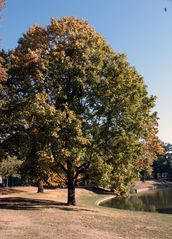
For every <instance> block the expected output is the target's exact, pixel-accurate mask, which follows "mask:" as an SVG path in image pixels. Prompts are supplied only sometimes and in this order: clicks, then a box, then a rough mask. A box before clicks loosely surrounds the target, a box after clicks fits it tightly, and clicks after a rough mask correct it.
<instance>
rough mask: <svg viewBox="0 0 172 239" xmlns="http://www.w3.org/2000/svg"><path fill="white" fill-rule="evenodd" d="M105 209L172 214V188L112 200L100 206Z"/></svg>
mask: <svg viewBox="0 0 172 239" xmlns="http://www.w3.org/2000/svg"><path fill="white" fill-rule="evenodd" d="M100 205H101V206H105V207H113V208H119V209H127V210H134V211H148V212H160V213H169V214H172V188H164V189H157V190H148V191H145V192H142V193H138V194H136V195H132V196H130V197H129V198H120V197H116V198H112V199H110V200H107V201H104V202H103V203H101V204H100Z"/></svg>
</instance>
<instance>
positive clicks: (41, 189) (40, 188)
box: [38, 180, 44, 193]
mask: <svg viewBox="0 0 172 239" xmlns="http://www.w3.org/2000/svg"><path fill="white" fill-rule="evenodd" d="M43 192H44V186H43V181H42V180H39V182H38V193H43Z"/></svg>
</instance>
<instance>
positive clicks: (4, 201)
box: [0, 197, 96, 212]
mask: <svg viewBox="0 0 172 239" xmlns="http://www.w3.org/2000/svg"><path fill="white" fill-rule="evenodd" d="M46 208H54V209H59V210H63V211H76V212H77V211H78V212H80V211H93V210H91V209H85V208H78V207H75V206H68V205H67V203H63V202H56V201H52V200H44V199H30V198H22V197H5V198H0V209H10V210H41V209H46ZM95 212H96V211H95Z"/></svg>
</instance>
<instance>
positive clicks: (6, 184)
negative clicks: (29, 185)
mask: <svg viewBox="0 0 172 239" xmlns="http://www.w3.org/2000/svg"><path fill="white" fill-rule="evenodd" d="M5 186H6V187H7V188H8V176H6V183H5Z"/></svg>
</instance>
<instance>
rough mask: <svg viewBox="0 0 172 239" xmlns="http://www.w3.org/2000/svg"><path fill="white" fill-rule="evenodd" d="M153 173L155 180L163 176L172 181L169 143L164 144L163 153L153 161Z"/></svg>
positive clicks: (171, 156) (171, 149)
mask: <svg viewBox="0 0 172 239" xmlns="http://www.w3.org/2000/svg"><path fill="white" fill-rule="evenodd" d="M153 172H154V175H155V178H156V179H158V178H159V177H162V176H163V175H166V177H167V178H168V179H172V145H171V144H170V143H165V144H164V153H163V154H162V155H161V156H159V157H158V159H157V160H156V161H154V163H153Z"/></svg>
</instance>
